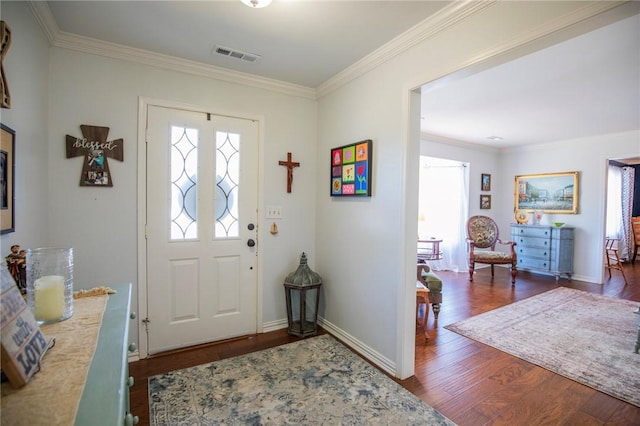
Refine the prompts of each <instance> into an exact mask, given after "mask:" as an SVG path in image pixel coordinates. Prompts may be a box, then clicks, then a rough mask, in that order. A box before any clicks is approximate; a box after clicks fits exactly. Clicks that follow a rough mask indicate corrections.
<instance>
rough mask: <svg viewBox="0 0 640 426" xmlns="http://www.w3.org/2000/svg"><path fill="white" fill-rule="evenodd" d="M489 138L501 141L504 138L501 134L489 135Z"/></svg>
mask: <svg viewBox="0 0 640 426" xmlns="http://www.w3.org/2000/svg"><path fill="white" fill-rule="evenodd" d="M487 139H491V140H492V141H501V140H503V139H504V138H501V137H500V136H489V137H487Z"/></svg>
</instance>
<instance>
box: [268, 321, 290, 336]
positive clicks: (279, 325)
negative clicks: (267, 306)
mask: <svg viewBox="0 0 640 426" xmlns="http://www.w3.org/2000/svg"><path fill="white" fill-rule="evenodd" d="M287 327H289V323H288V322H287V319H286V318H285V319H279V320H275V321H269V322H265V323H264V324H262V332H263V333H268V332H270V331H276V330H282V329H283V328H287Z"/></svg>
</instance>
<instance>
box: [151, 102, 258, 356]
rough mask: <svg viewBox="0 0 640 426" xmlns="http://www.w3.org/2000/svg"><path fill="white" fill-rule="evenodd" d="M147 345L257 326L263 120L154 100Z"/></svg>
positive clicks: (165, 345)
mask: <svg viewBox="0 0 640 426" xmlns="http://www.w3.org/2000/svg"><path fill="white" fill-rule="evenodd" d="M147 126H148V130H147V162H146V164H147V170H146V172H147V185H146V186H147V229H146V234H147V240H146V243H147V319H148V323H147V331H148V335H147V338H148V352H149V353H150V354H153V353H158V352H162V351H166V350H169V349H174V348H180V347H185V346H191V345H196V344H200V343H205V342H211V341H215V340H220V339H225V338H230V337H235V336H241V335H246V334H251V333H255V332H256V330H257V317H256V316H257V306H256V300H257V271H256V267H257V259H256V251H257V247H256V241H257V238H256V237H257V223H256V220H257V217H258V215H257V200H258V171H257V168H258V123H257V122H254V121H252V120H246V119H239V118H229V117H222V116H215V115H211V114H207V113H204V112H194V111H185V110H177V109H171V108H165V107H159V106H151V105H150V106H149V107H148V113H147Z"/></svg>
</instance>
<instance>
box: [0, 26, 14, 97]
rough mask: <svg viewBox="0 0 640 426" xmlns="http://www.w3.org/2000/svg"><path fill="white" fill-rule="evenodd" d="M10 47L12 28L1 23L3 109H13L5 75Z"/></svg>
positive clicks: (0, 53) (0, 71)
mask: <svg viewBox="0 0 640 426" xmlns="http://www.w3.org/2000/svg"><path fill="white" fill-rule="evenodd" d="M9 46H11V28H9V26H8V25H7V23H6V22H4V21H0V75H1V76H0V78H1V80H0V81H1V82H2V85H1V86H0V89H1V91H2V94H1V96H2V98H1V99H0V105H1V106H2V108H11V93H9V83H7V77H6V75H5V74H4V57H5V56H6V54H7V52H8V51H9Z"/></svg>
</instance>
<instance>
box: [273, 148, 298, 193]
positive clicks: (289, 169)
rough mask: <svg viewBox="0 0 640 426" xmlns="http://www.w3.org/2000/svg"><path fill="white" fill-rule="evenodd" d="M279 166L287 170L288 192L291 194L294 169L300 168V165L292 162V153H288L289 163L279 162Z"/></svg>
mask: <svg viewBox="0 0 640 426" xmlns="http://www.w3.org/2000/svg"><path fill="white" fill-rule="evenodd" d="M278 164H280V165H281V166H285V167H286V168H287V192H291V184H292V183H293V168H294V167H300V163H297V162H294V161H291V153H290V152H287V161H279V162H278Z"/></svg>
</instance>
